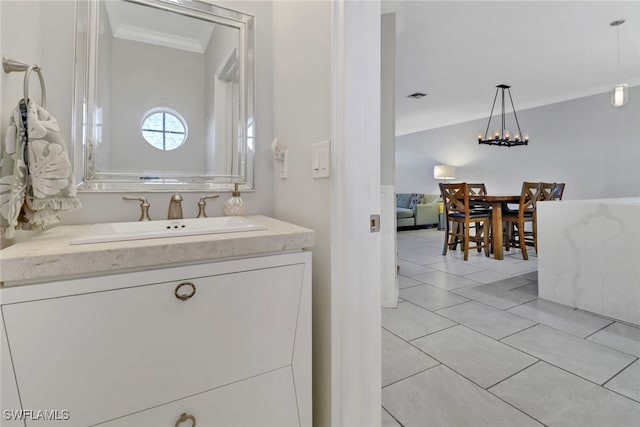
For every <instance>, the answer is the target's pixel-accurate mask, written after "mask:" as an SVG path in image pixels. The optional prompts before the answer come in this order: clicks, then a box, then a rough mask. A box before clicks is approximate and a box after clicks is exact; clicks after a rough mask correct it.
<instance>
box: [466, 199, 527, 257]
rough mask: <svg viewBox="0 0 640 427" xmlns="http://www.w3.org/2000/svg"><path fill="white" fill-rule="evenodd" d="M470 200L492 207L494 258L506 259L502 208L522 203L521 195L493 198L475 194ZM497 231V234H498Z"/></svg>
mask: <svg viewBox="0 0 640 427" xmlns="http://www.w3.org/2000/svg"><path fill="white" fill-rule="evenodd" d="M469 200H472V201H473V202H475V203H477V202H480V204H486V205H487V206H491V230H492V231H491V238H492V247H493V257H494V258H495V259H504V242H503V240H502V207H503V206H504V205H506V204H507V203H516V204H517V203H520V195H519V194H518V195H517V196H491V195H487V194H485V195H481V194H474V195H469ZM496 230H497V232H496Z"/></svg>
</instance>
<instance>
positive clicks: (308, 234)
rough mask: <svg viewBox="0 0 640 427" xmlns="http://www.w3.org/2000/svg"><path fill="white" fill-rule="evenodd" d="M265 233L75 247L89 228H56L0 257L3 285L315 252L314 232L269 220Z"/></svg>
mask: <svg viewBox="0 0 640 427" xmlns="http://www.w3.org/2000/svg"><path fill="white" fill-rule="evenodd" d="M248 218H250V219H251V220H252V221H254V222H258V223H260V224H263V225H265V226H267V229H266V230H260V231H245V232H237V233H222V234H207V235H199V236H185V237H167V238H157V239H144V240H130V241H121V242H109V243H92V244H86V245H71V244H70V241H71V240H72V239H74V238H76V237H78V236H79V235H81V234H82V233H83V232H85V231H86V230H87V229H88V228H89V227H90V225H67V226H58V227H54V228H51V229H50V230H47V231H44V232H42V233H40V234H38V235H36V236H34V237H32V238H30V239H28V240H25V241H22V242H18V243H15V244H14V245H12V246H9V247H7V248H4V249H2V250H1V251H0V283H2V284H3V285H5V286H10V285H12V284H26V283H41V282H43V281H45V280H54V279H55V280H61V279H64V278H72V277H87V276H92V275H102V274H109V273H113V272H122V271H135V270H142V269H147V268H152V267H167V266H172V265H178V264H184V263H198V262H206V261H209V260H217V259H221V258H233V257H246V256H253V255H259V254H268V253H275V252H282V251H293V250H301V249H307V248H311V247H312V246H313V243H314V232H313V230H310V229H307V228H303V227H299V226H297V225H293V224H289V223H287V222H283V221H279V220H276V219H273V218H269V217H266V216H261V215H257V216H250V217H248Z"/></svg>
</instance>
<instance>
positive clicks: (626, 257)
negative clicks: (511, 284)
mask: <svg viewBox="0 0 640 427" xmlns="http://www.w3.org/2000/svg"><path fill="white" fill-rule="evenodd" d="M538 283H539V296H540V298H544V299H546V300H549V301H554V302H557V303H560V304H564V305H568V306H571V307H575V308H579V309H582V310H587V311H590V312H593V313H597V314H601V315H604V316H607V317H611V318H614V319H618V320H622V321H625V322H630V323H633V324H635V325H640V197H629V198H617V199H599V200H564V201H560V202H556V201H554V202H540V203H538Z"/></svg>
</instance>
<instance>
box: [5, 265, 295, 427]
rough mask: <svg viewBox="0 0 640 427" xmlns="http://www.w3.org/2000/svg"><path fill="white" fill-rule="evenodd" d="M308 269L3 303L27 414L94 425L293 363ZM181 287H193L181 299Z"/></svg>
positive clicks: (287, 268)
mask: <svg viewBox="0 0 640 427" xmlns="http://www.w3.org/2000/svg"><path fill="white" fill-rule="evenodd" d="M303 272H304V264H293V265H287V266H282V267H273V268H265V269H259V270H253V271H243V272H239V273H231V274H222V275H217V276H209V277H199V278H188V279H185V280H183V281H177V282H168V283H161V284H154V285H144V286H138V287H130V288H126V289H119V290H111V291H102V292H95V293H90V294H80V295H74V296H67V297H61V298H54V299H45V300H40V301H30V302H24V303H16V304H10V305H5V306H3V307H2V310H3V314H4V318H5V323H6V328H7V336H8V340H9V346H10V351H11V354H12V359H13V361H14V369H15V373H16V380H17V383H18V388H19V391H20V397H21V400H22V405H23V408H25V409H58V410H68V411H69V413H70V417H71V419H70V424H69V425H92V424H96V423H99V422H104V421H106V420H111V419H114V418H117V417H122V416H124V415H127V414H132V413H134V412H138V411H141V410H145V409H148V408H151V407H154V406H157V405H161V404H165V403H167V402H170V401H174V400H176V399H181V398H184V397H186V396H191V395H194V394H197V393H201V392H203V391H205V390H210V389H212V388H215V387H220V386H223V385H226V384H230V383H233V382H236V381H239V380H243V379H246V378H249V377H252V376H255V375H259V374H263V373H265V372H269V371H272V370H274V369H278V368H282V367H285V366H290V365H291V364H292V357H293V348H294V340H295V331H296V323H297V316H298V308H299V303H300V292H301V285H302V279H303ZM183 282H189V283H192V284H193V286H194V287H195V294H194V295H193V296H192V297H191V298H189V299H186V300H184V301H183V300H180V299H178V298H176V295H175V292H176V288H177V286H179V285H180V284H181V283H183ZM189 292H191V285H185V286H183V287H182V288H181V289H180V290H179V291H178V294H186V293H189ZM174 423H175V420H174Z"/></svg>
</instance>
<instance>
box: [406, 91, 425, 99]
mask: <svg viewBox="0 0 640 427" xmlns="http://www.w3.org/2000/svg"><path fill="white" fill-rule="evenodd" d="M423 96H427V94H426V93H421V92H415V93H412V94H411V95H407V98H413V99H420V98H422V97H423Z"/></svg>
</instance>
